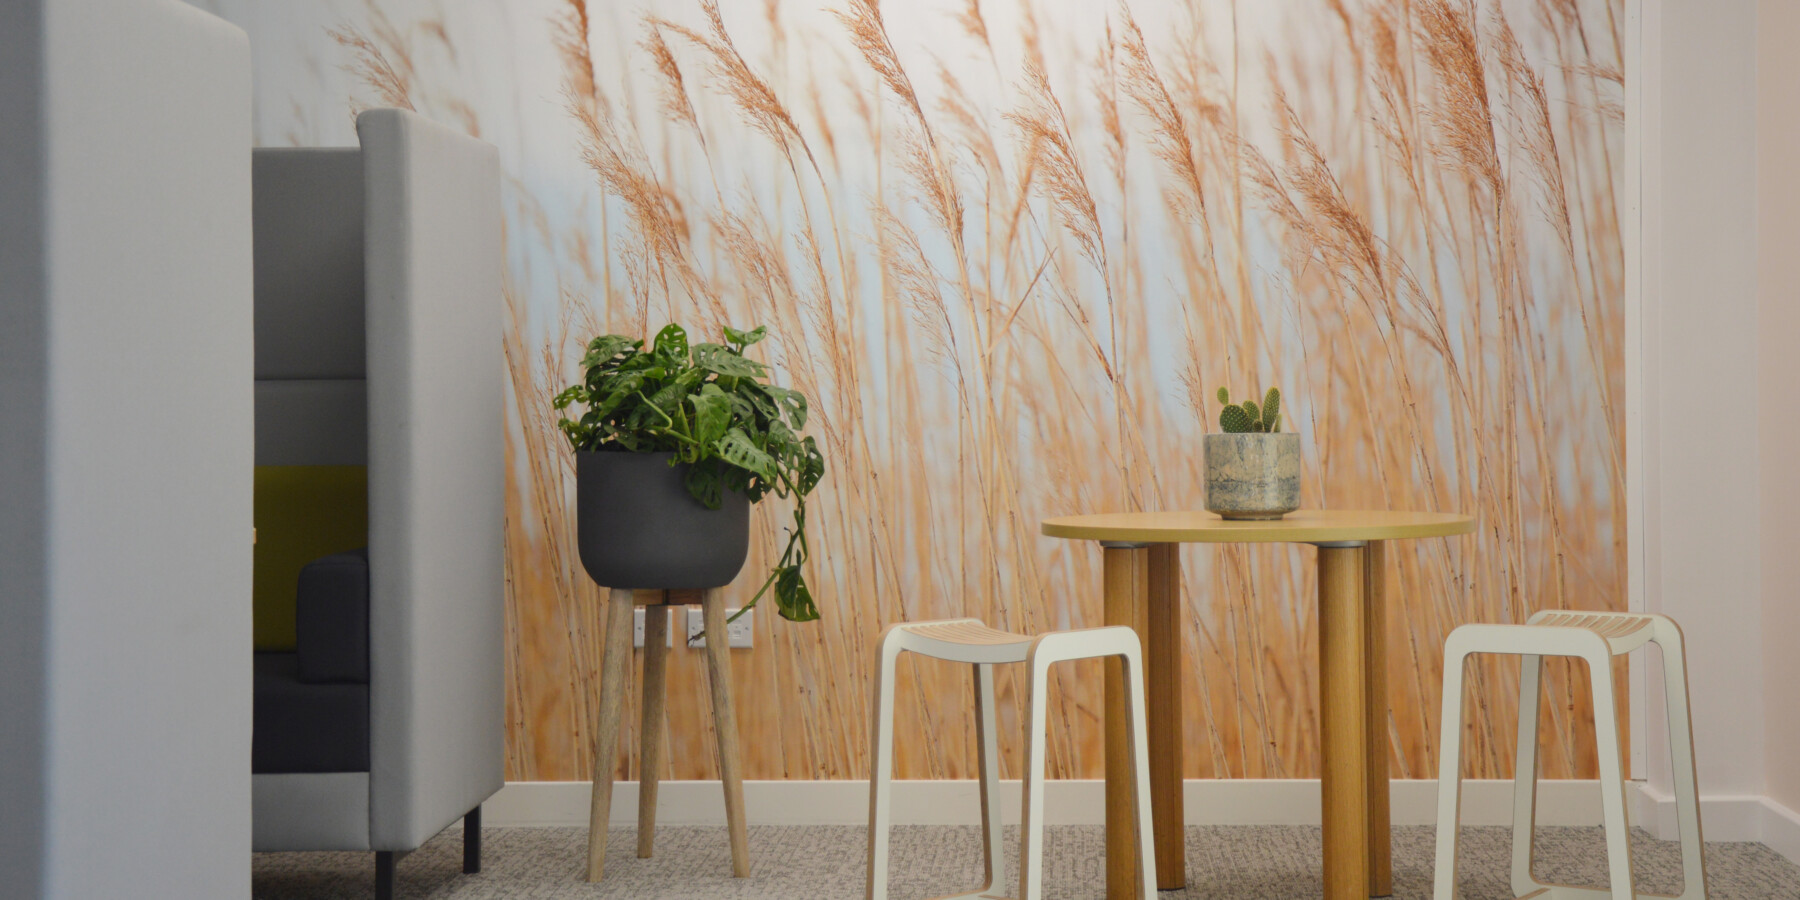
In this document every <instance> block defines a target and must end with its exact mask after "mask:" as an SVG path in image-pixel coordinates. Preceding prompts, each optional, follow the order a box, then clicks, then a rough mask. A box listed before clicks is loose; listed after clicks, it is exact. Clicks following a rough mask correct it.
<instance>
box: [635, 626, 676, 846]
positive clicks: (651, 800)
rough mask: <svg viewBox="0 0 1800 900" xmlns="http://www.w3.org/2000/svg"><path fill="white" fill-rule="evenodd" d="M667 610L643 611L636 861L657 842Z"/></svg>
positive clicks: (667, 650)
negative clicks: (642, 685)
mask: <svg viewBox="0 0 1800 900" xmlns="http://www.w3.org/2000/svg"><path fill="white" fill-rule="evenodd" d="M668 630H669V607H667V606H652V607H649V608H648V609H645V610H644V708H643V710H642V713H643V716H642V718H643V722H642V725H641V727H640V728H639V734H638V846H637V855H638V859H649V858H650V852H651V850H652V848H653V847H654V845H655V843H656V783H657V780H658V779H659V778H660V777H661V775H662V743H663V719H664V709H665V708H666V704H665V697H666V696H667V694H668V691H667V688H666V684H667V679H666V678H665V674H664V673H666V672H667V671H668V661H669V648H668V647H667V646H666V644H665V642H664V635H666V634H667V633H668Z"/></svg>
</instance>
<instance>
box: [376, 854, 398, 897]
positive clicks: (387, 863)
mask: <svg viewBox="0 0 1800 900" xmlns="http://www.w3.org/2000/svg"><path fill="white" fill-rule="evenodd" d="M398 855H399V854H396V853H394V852H393V851H392V850H378V851H376V852H375V900H394V863H395V857H397V856H398Z"/></svg>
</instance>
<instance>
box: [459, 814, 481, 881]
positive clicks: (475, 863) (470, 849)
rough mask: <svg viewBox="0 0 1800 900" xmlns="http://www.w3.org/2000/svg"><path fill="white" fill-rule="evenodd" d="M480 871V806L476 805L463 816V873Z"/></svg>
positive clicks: (469, 873)
mask: <svg viewBox="0 0 1800 900" xmlns="http://www.w3.org/2000/svg"><path fill="white" fill-rule="evenodd" d="M480 871H481V807H480V806H476V807H475V808H474V809H471V810H469V814H468V815H466V816H463V874H464V875H474V874H476V873H478V872H480Z"/></svg>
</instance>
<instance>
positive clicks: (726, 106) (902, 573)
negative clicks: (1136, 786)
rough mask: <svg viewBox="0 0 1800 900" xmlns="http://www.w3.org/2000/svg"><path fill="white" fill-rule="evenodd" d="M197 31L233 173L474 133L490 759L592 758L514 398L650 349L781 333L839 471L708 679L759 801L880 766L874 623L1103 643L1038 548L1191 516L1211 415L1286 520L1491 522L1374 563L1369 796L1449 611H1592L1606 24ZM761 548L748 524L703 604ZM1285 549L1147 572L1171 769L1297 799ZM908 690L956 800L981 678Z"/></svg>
mask: <svg viewBox="0 0 1800 900" xmlns="http://www.w3.org/2000/svg"><path fill="white" fill-rule="evenodd" d="M203 5H206V6H208V7H209V8H212V9H214V10H215V11H217V12H219V13H220V14H222V15H224V16H225V17H227V18H229V19H232V20H234V21H237V22H238V23H239V24H241V25H243V26H244V27H245V28H246V29H248V30H249V32H250V34H251V37H252V41H253V46H254V50H255V54H256V66H257V73H258V76H257V77H258V84H257V87H256V91H257V98H258V110H257V117H258V118H257V121H258V130H259V133H258V139H259V141H261V142H262V143H265V144H289V143H303V144H318V143H326V144H330V143H337V144H344V143H351V142H352V141H353V137H352V133H351V131H350V116H351V114H352V111H353V110H355V109H358V108H361V107H365V106H374V105H393V106H407V107H412V108H415V109H417V110H419V111H421V112H423V113H426V114H428V115H431V116H433V117H436V118H438V119H440V120H443V121H446V122H450V123H453V124H455V125H457V126H459V127H461V128H464V129H466V130H468V131H469V132H470V133H472V134H476V135H479V136H481V137H483V138H485V139H487V140H489V141H491V142H493V143H494V144H496V145H497V146H498V147H499V148H500V151H501V154H502V158H503V161H504V164H505V166H506V171H507V182H506V186H505V190H506V198H505V199H506V205H507V209H508V216H507V222H506V226H507V241H508V250H507V252H508V280H507V291H506V296H504V297H497V298H495V302H496V303H497V304H504V307H505V311H506V321H507V329H506V334H505V345H504V361H505V362H504V364H505V367H506V374H507V378H508V388H509V397H510V404H509V411H508V418H507V421H506V423H505V427H506V435H507V448H508V455H507V460H508V472H507V523H506V541H507V546H506V559H507V614H506V623H507V632H506V642H507V643H506V658H507V677H508V685H507V696H508V720H507V726H506V727H507V748H508V769H507V777H508V778H511V779H524V780H531V779H550V780H554V779H585V778H588V777H589V775H590V752H591V747H590V743H591V739H590V736H589V735H590V726H591V723H592V721H593V719H594V712H595V706H596V684H595V671H596V669H597V662H598V648H599V647H600V645H601V638H602V635H601V633H600V626H601V616H600V615H599V613H598V604H599V602H600V600H601V596H602V595H601V593H600V592H599V591H598V590H597V589H596V587H595V586H594V585H593V584H592V583H591V582H590V581H589V580H588V578H587V576H586V575H585V574H584V573H583V571H582V568H581V565H580V562H579V560H578V558H577V554H576V550H575V546H576V545H575V533H574V528H573V498H574V465H573V460H572V457H571V456H570V454H569V453H568V451H567V448H566V445H565V444H564V442H563V441H562V439H561V438H560V437H559V435H558V434H557V432H556V429H555V422H556V418H557V416H556V413H555V412H554V411H553V410H552V409H551V407H550V398H551V396H552V394H553V393H555V392H556V391H557V390H558V389H560V388H561V387H562V386H563V385H565V384H567V383H568V382H570V381H571V380H572V379H573V378H574V377H575V373H576V363H577V361H578V360H579V358H580V355H581V352H580V348H581V345H582V344H583V343H584V342H585V341H586V340H587V339H588V338H590V337H592V336H594V335H596V334H599V333H603V332H606V331H622V332H626V333H630V334H634V335H649V334H653V333H654V332H655V331H656V330H657V329H659V328H660V327H661V326H662V325H663V324H665V323H666V322H669V321H679V322H682V323H684V324H686V325H688V326H689V328H690V329H691V330H695V331H698V332H702V333H705V334H707V335H709V336H712V337H713V338H714V339H716V336H717V335H718V333H719V331H720V329H721V327H722V326H724V325H733V326H737V327H751V326H756V325H766V326H768V328H769V329H770V331H771V333H772V335H773V337H772V339H771V340H770V341H768V342H767V343H765V344H763V345H760V346H759V347H758V348H757V350H759V351H761V353H762V358H763V359H765V360H766V361H767V362H769V363H771V364H772V365H773V366H774V367H775V370H776V378H777V380H778V381H779V382H781V383H783V384H785V385H787V386H790V387H795V388H798V389H800V390H802V391H804V392H805V393H806V394H807V395H808V396H809V397H810V398H812V401H813V414H814V419H813V422H812V423H811V424H810V425H809V432H810V433H813V434H815V435H817V437H818V439H819V442H820V444H821V445H822V448H823V450H824V453H825V456H826V459H827V464H828V474H827V476H826V478H825V480H824V482H823V483H822V485H821V487H820V489H819V492H818V493H817V494H815V495H814V498H813V502H812V503H811V504H810V516H809V523H810V528H811V540H812V548H813V560H812V563H811V564H810V569H809V571H808V580H809V581H810V583H811V585H812V587H813V590H814V592H815V594H816V597H817V600H818V604H819V607H820V610H821V611H822V613H823V618H822V619H821V620H820V621H818V622H813V623H808V624H794V623H790V622H786V621H781V620H779V619H776V618H775V616H774V615H773V607H772V606H771V607H770V608H769V609H767V610H763V611H760V613H759V615H758V616H757V619H756V625H755V641H756V646H755V648H754V649H751V650H739V651H735V652H734V654H733V655H734V670H735V674H736V677H737V683H738V689H737V697H738V705H739V712H738V715H739V720H740V722H741V723H742V729H743V733H742V740H743V744H744V751H745V756H746V766H747V777H750V778H760V779H807V778H814V779H831V778H861V777H866V774H867V773H866V763H865V754H866V745H867V741H868V726H867V712H868V696H867V692H868V683H869V675H870V665H871V660H872V659H873V652H872V651H873V647H874V641H875V639H876V637H877V635H878V634H879V633H880V631H881V629H882V628H883V627H884V626H885V625H887V624H889V623H892V622H895V621H900V620H916V619H927V618H937V617H949V616H977V617H980V618H982V619H985V620H987V621H988V622H989V623H991V624H994V625H996V626H998V627H1003V628H1008V629H1014V630H1020V631H1035V630H1042V629H1052V628H1068V627H1079V626H1088V625H1095V624H1099V622H1100V552H1099V550H1098V548H1096V547H1094V546H1092V545H1088V544H1081V543H1071V542H1064V541H1058V540H1053V539H1049V538H1045V537H1042V536H1040V534H1039V532H1038V527H1039V522H1040V520H1041V519H1043V518H1045V517H1047V516H1053V515H1062V514H1069V513H1080V512H1099V511H1114V510H1136V509H1168V508H1198V507H1200V506H1201V505H1202V496H1201V494H1202V491H1201V485H1200V481H1199V474H1200V471H1201V458H1200V436H1201V435H1202V434H1203V433H1205V432H1206V431H1207V430H1208V428H1209V423H1211V422H1213V421H1215V420H1216V418H1217V416H1218V404H1217V402H1216V399H1215V398H1214V397H1213V394H1214V392H1215V391H1216V389H1217V388H1218V387H1220V386H1228V387H1230V388H1231V389H1232V390H1233V392H1234V393H1235V394H1238V395H1243V394H1248V393H1251V392H1253V391H1255V392H1260V391H1261V390H1262V389H1263V388H1266V387H1269V386H1276V385H1278V386H1280V387H1281V388H1282V389H1283V392H1284V394H1285V395H1286V401H1287V402H1286V410H1287V412H1286V414H1285V415H1284V422H1285V423H1286V426H1287V430H1292V431H1297V432H1299V433H1300V434H1301V436H1302V445H1303V447H1304V501H1305V504H1306V505H1308V506H1327V507H1333V508H1346V509H1349V508H1396V509H1435V510H1445V511H1463V512H1468V513H1473V514H1476V515H1478V516H1479V517H1480V528H1479V530H1478V532H1477V533H1476V534H1474V535H1471V536H1469V537H1466V538H1456V539H1451V540H1433V541H1420V542H1413V543H1402V544H1396V545H1394V546H1393V547H1392V549H1391V550H1390V553H1389V565H1390V566H1391V571H1390V573H1389V584H1390V590H1391V596H1390V597H1389V603H1390V610H1391V612H1390V615H1389V619H1388V622H1389V625H1390V629H1391V634H1390V635H1389V646H1390V648H1392V649H1391V652H1392V657H1391V659H1390V663H1389V664H1390V668H1391V671H1390V673H1389V679H1390V684H1391V686H1392V703H1393V711H1392V715H1391V717H1390V718H1389V721H1388V732H1389V735H1390V737H1391V738H1392V742H1393V747H1394V758H1393V761H1392V767H1393V772H1394V775H1395V777H1398V778H1419V777H1433V776H1434V775H1435V768H1434V767H1435V749H1434V748H1435V744H1436V732H1437V726H1438V691H1439V682H1440V676H1441V663H1440V657H1441V649H1442V642H1443V639H1444V636H1445V635H1446V634H1447V633H1448V631H1449V630H1450V629H1451V628H1453V627H1455V626H1456V625H1458V624H1461V623H1463V622H1469V621H1476V620H1482V621H1501V622H1504V621H1520V620H1523V619H1524V618H1525V617H1526V616H1528V615H1529V614H1530V613H1531V612H1533V611H1535V610H1538V609H1543V608H1564V607H1571V608H1583V609H1618V608H1623V606H1624V604H1625V549H1624V540H1625V517H1624V516H1625V510H1624V489H1623V485H1624V466H1625V458H1624V449H1623V439H1622V432H1623V422H1624V420H1623V416H1624V413H1623V407H1622V391H1623V387H1622V380H1623V351H1622V348H1621V339H1622V331H1623V312H1622V303H1623V256H1622V249H1621V243H1620V228H1619V196H1620V191H1621V187H1620V185H1621V176H1622V160H1623V125H1622V106H1621V104H1622V101H1623V81H1624V73H1623V71H1622V67H1621V59H1622V57H1623V46H1622V28H1623V18H1624V9H1623V0H1282V2H1267V0H1260V2H1253V0H1125V2H1111V0H1108V2H1089V0H911V2H905V3H900V2H887V3H880V2H878V0H632V2H626V0H618V2H613V0H592V2H583V0H515V2H507V3H504V4H502V3H475V2H449V0H446V2H441V3H437V2H425V0H370V2H367V3H363V2H360V0H343V2H338V3H335V4H333V3H317V4H288V3H282V2H277V0H265V2H252V0H211V2H204V3H203ZM500 349H501V348H498V347H497V348H496V351H497V352H496V357H495V359H494V360H493V364H495V365H499V364H500V358H501V357H500V354H499V352H498V351H499V350H500ZM470 364H471V365H479V364H485V363H484V361H480V360H471V361H470ZM788 521H789V517H788V510H787V509H786V508H785V507H783V506H782V504H781V502H780V501H771V502H768V503H764V504H762V505H761V506H759V507H758V508H757V510H756V511H755V513H754V515H753V534H754V537H753V546H752V551H751V560H750V563H749V565H748V566H747V567H746V569H745V574H744V575H743V576H741V577H740V578H739V581H738V583H737V584H735V585H734V586H733V587H732V588H731V589H730V590H731V592H732V593H733V594H734V595H736V596H737V597H738V599H739V600H742V599H746V598H747V597H748V595H749V592H750V591H752V590H754V588H755V586H756V584H757V583H758V582H759V581H760V577H759V574H758V573H759V572H764V571H766V566H767V564H768V563H769V562H770V561H771V557H772V555H773V554H775V553H777V552H778V551H779V548H780V543H779V542H780V541H781V540H782V537H783V536H782V533H781V531H780V529H781V528H782V527H783V525H784V524H785V523H786V522H788ZM1313 555H1314V552H1313V551H1312V550H1311V548H1306V547H1291V546H1265V547H1256V548H1251V549H1246V548H1243V547H1204V546H1196V547H1189V548H1186V549H1184V550H1183V552H1182V563H1183V570H1184V573H1185V583H1184V588H1183V603H1184V605H1185V612H1184V618H1183V629H1184V631H1183V635H1182V642H1183V646H1184V648H1185V650H1186V652H1187V654H1188V657H1189V659H1190V663H1189V664H1188V666H1187V667H1186V669H1185V671H1184V683H1183V686H1182V688H1183V690H1184V692H1185V693H1186V700H1185V709H1186V711H1187V715H1188V719H1187V721H1186V722H1185V723H1184V725H1183V727H1184V729H1185V734H1186V739H1187V747H1188V750H1187V775H1188V777H1197V778H1300V777H1316V776H1317V774H1318V759H1319V737H1318V728H1317V724H1316V723H1317V719H1318V708H1317V707H1318V694H1319V689H1318V683H1317V674H1316V672H1317V669H1316V659H1317V629H1316V625H1317V612H1316V610H1315V608H1314V603H1313V597H1314V581H1315V573H1314V570H1313ZM1516 671H1517V669H1516V666H1512V667H1508V666H1505V665H1501V664H1493V665H1490V666H1484V667H1482V668H1481V669H1480V670H1479V672H1478V673H1477V675H1476V677H1475V690H1476V692H1477V693H1478V694H1479V695H1480V698H1481V699H1479V700H1471V701H1470V702H1476V703H1479V704H1480V705H1481V707H1482V709H1481V713H1480V714H1479V715H1477V716H1475V717H1473V718H1472V720H1471V721H1472V723H1473V724H1472V725H1471V726H1470V728H1471V732H1470V734H1469V737H1468V740H1469V742H1470V743H1471V744H1472V749H1471V750H1470V751H1469V752H1470V762H1469V764H1468V765H1469V766H1470V769H1469V770H1468V771H1469V772H1470V774H1472V775H1475V776H1478V777H1499V776H1504V775H1509V774H1510V771H1509V769H1510V762H1509V760H1510V758H1511V751H1512V741H1513V733H1514V732H1513V726H1512V722H1511V717H1512V715H1513V710H1514V707H1515V702H1514V700H1513V698H1512V697H1510V696H1509V692H1511V691H1513V690H1514V688H1513V687H1512V685H1513V681H1512V679H1513V678H1515V677H1516ZM901 675H902V688H901V694H900V704H899V708H900V722H899V729H900V734H902V735H903V736H905V739H904V740H903V741H901V743H900V751H899V754H900V755H899V770H898V771H899V774H901V775H902V776H904V777H911V778H969V777H973V775H974V774H975V754H974V752H973V745H972V738H973V718H972V716H971V715H970V714H969V712H968V710H969V702H968V701H969V698H970V691H971V684H970V678H969V675H968V673H967V672H966V671H965V670H964V669H963V668H962V667H952V666H948V665H938V664H930V663H922V664H919V665H917V666H914V665H913V664H911V663H910V662H903V663H902V669H901ZM1548 676H1549V677H1548V690H1549V692H1550V693H1551V695H1552V698H1553V699H1552V702H1550V703H1548V704H1547V707H1548V711H1547V713H1546V722H1545V729H1544V738H1543V741H1544V746H1545V754H1546V755H1544V756H1543V763H1542V764H1543V774H1544V776H1545V777H1550V778H1563V777H1575V776H1587V777H1591V776H1592V774H1593V772H1594V765H1593V764H1594V758H1593V754H1594V749H1593V745H1592V742H1591V740H1589V739H1588V738H1586V737H1584V736H1581V735H1585V734H1586V733H1587V732H1588V730H1589V729H1588V728H1587V727H1586V726H1585V725H1584V724H1583V719H1584V717H1585V716H1587V715H1589V713H1590V710H1589V708H1588V704H1587V701H1586V700H1585V698H1584V693H1583V691H1584V689H1585V688H1584V685H1585V675H1583V674H1582V673H1580V672H1578V671H1575V670H1573V669H1569V668H1563V667H1560V666H1552V667H1551V669H1550V671H1549V672H1548ZM1000 689H1001V702H1002V707H1003V720H1002V727H1003V732H1004V733H1006V734H1007V735H1008V738H1007V741H1006V747H1005V763H1004V765H1005V769H1006V771H1007V772H1008V773H1009V775H1008V777H1013V775H1012V774H1011V773H1015V772H1016V771H1017V766H1018V764H1019V759H1018V754H1019V749H1020V748H1019V741H1018V739H1017V737H1016V727H1017V726H1018V724H1019V723H1018V719H1017V717H1016V714H1015V712H1014V710H1015V709H1016V704H1017V700H1018V685H1017V683H1016V682H1014V681H1013V680H1012V679H1011V678H1010V676H1003V677H1002V679H1001V682H1000ZM1055 691H1056V692H1055V694H1054V696H1053V699H1052V704H1053V714H1052V730H1053V742H1052V745H1051V752H1050V766H1051V770H1052V772H1053V773H1054V775H1055V776H1058V777H1082V778H1094V777H1098V776H1099V775H1100V773H1101V768H1102V760H1101V746H1102V744H1101V740H1100V729H1099V723H1098V718H1097V717H1098V707H1099V703H1100V697H1101V692H1100V684H1099V671H1098V669H1097V668H1092V667H1081V666H1076V667H1072V668H1068V669H1066V670H1064V671H1061V672H1060V673H1058V680H1057V683H1056V685H1055ZM670 698H671V704H672V706H673V711H672V713H671V721H670V723H669V740H670V742H671V745H672V752H671V753H669V754H668V756H667V758H668V759H669V760H670V762H669V766H670V771H668V772H666V773H664V774H665V777H674V778H710V777H716V775H715V773H714V770H713V763H712V754H711V750H710V748H711V746H712V737H711V735H710V734H709V733H708V729H709V728H710V727H711V726H710V718H709V717H708V715H707V705H706V695H705V685H704V678H703V674H702V667H701V665H700V660H699V655H698V654H697V653H694V652H690V651H687V650H686V649H685V648H681V647H679V646H678V647H677V649H676V651H675V653H674V655H673V658H672V660H671V673H670ZM632 715H634V712H632V711H630V710H628V712H627V716H628V719H627V720H628V721H631V719H630V718H629V717H630V716H632ZM633 727H634V726H633ZM623 743H624V744H625V746H626V747H628V748H633V749H632V750H631V752H630V755H629V757H628V756H627V755H626V752H625V751H623V750H622V751H621V753H620V755H619V756H618V757H617V759H618V772H619V774H620V775H621V776H624V777H635V774H634V772H635V765H636V760H635V747H636V744H637V738H636V736H635V734H627V735H626V739H625V741H624V742H623Z"/></svg>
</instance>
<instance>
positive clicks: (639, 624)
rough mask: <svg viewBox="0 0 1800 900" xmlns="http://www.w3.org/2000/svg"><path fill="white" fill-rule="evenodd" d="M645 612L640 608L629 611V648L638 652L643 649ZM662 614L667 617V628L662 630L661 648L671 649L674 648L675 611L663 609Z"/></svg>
mask: <svg viewBox="0 0 1800 900" xmlns="http://www.w3.org/2000/svg"><path fill="white" fill-rule="evenodd" d="M645 612H646V608H645V607H642V606H640V607H638V608H636V609H634V610H632V611H631V646H633V647H636V648H638V649H640V650H641V649H643V647H644V613H645ZM662 614H663V615H665V616H668V617H669V626H668V627H667V628H664V629H663V646H664V647H673V646H675V611H674V610H672V609H667V608H665V609H663V610H662Z"/></svg>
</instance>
